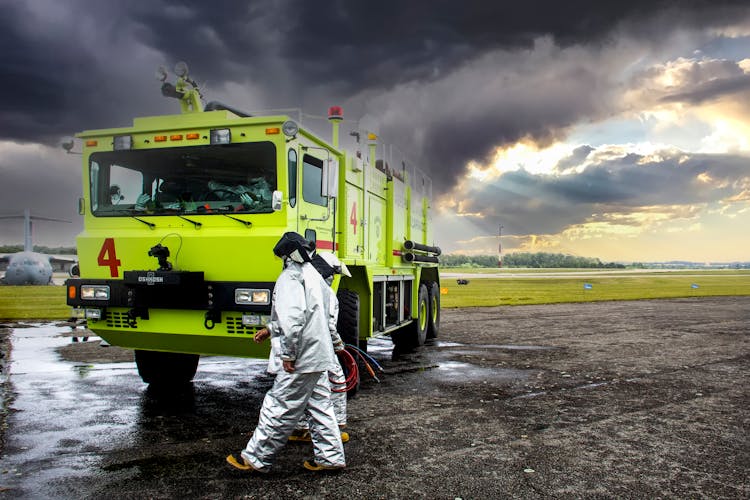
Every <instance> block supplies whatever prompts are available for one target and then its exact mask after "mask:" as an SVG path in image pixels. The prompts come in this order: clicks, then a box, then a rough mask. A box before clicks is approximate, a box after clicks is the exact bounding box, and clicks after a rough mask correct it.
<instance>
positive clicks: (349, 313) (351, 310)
mask: <svg viewBox="0 0 750 500" xmlns="http://www.w3.org/2000/svg"><path fill="white" fill-rule="evenodd" d="M336 297H338V299H339V318H338V322H337V324H336V329H337V331H338V332H339V336H341V340H343V341H344V343H346V344H351V345H354V346H357V347H359V348H360V349H363V350H364V349H365V348H366V346H367V341H366V340H359V295H358V294H357V292H355V291H353V290H348V289H346V288H342V289H340V290H339V291H338V293H337V294H336ZM363 345H364V346H365V347H362V346H363ZM354 358H355V359H356V360H357V363H358V364H359V356H356V355H355V356H354ZM342 368H343V369H344V375H345V376H347V377H348V376H349V372H348V371H347V370H346V366H345V365H342ZM361 379H362V377H361V376H360V377H359V378H358V379H357V383H356V384H355V386H354V387H353V388H352V389H351V390H350V391H349V392H347V393H346V395H347V397H348V398H351V397H353V396H354V395H355V394H356V393H357V391H358V390H359V384H360V381H361Z"/></svg>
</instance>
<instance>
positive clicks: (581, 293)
mask: <svg viewBox="0 0 750 500" xmlns="http://www.w3.org/2000/svg"><path fill="white" fill-rule="evenodd" d="M473 271H474V273H473V274H474V275H473V276H471V277H470V279H469V284H468V285H458V284H457V283H456V279H455V278H453V277H448V276H446V275H449V274H451V273H452V272H461V273H464V270H463V269H460V270H459V269H455V270H454V269H447V270H445V272H444V275H443V278H442V284H441V286H442V288H443V291H444V294H443V295H442V297H441V301H442V307H472V306H498V305H528V304H551V303H557V302H592V301H597V300H635V299H659V298H675V297H707V296H717V295H750V271H694V270H686V271H673V272H668V273H663V272H649V271H643V272H640V271H639V272H637V273H600V274H594V273H592V274H590V275H587V276H584V277H581V276H578V275H577V276H570V277H568V276H564V275H563V276H559V275H557V274H558V273H561V272H563V273H564V272H566V271H567V272H572V271H574V270H558V269H548V270H546V272H547V274H550V273H554V274H555V275H554V276H546V277H544V274H545V270H539V269H535V270H517V269H513V270H503V274H505V273H508V277H502V278H490V277H487V278H485V277H480V275H479V274H480V273H481V270H473ZM497 271H498V270H497V269H491V270H485V273H497ZM529 271H534V272H529ZM575 271H577V272H579V273H580V272H582V271H581V270H575ZM514 273H515V274H519V273H523V274H530V275H531V276H523V277H514V276H513V274H514ZM584 283H586V284H589V285H591V288H590V289H584ZM696 286H697V288H696ZM69 317H70V308H69V307H68V306H67V305H66V303H65V288H64V287H62V286H2V287H0V320H23V319H50V320H61V319H68V318H69Z"/></svg>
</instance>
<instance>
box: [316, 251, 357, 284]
mask: <svg viewBox="0 0 750 500" xmlns="http://www.w3.org/2000/svg"><path fill="white" fill-rule="evenodd" d="M319 255H320V258H321V259H323V260H324V261H325V262H326V264H328V265H329V266H330V267H331V269H333V272H334V273H335V274H343V275H344V276H346V277H347V278H351V277H352V273H350V272H349V268H347V267H346V264H344V263H343V262H341V261H340V260H339V258H338V257H336V255H335V254H332V253H328V252H326V253H322V254H319ZM324 277H325V276H324Z"/></svg>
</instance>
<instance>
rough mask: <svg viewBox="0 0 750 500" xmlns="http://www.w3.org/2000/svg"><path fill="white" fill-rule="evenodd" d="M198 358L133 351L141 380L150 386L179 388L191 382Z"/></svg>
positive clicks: (176, 354)
mask: <svg viewBox="0 0 750 500" xmlns="http://www.w3.org/2000/svg"><path fill="white" fill-rule="evenodd" d="M199 359H200V356H199V355H197V354H184V353H180V352H159V351H143V350H139V349H137V350H136V351H135V364H136V366H138V374H139V375H140V376H141V379H142V380H143V381H144V382H145V383H147V384H151V385H158V386H160V387H164V386H180V385H185V384H187V383H189V382H190V381H191V380H193V377H194V376H195V372H196V371H197V370H198V361H199Z"/></svg>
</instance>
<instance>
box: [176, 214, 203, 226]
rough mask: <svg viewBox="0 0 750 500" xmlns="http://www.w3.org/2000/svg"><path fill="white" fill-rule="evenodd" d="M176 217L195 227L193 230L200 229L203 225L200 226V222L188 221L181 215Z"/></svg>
mask: <svg viewBox="0 0 750 500" xmlns="http://www.w3.org/2000/svg"><path fill="white" fill-rule="evenodd" d="M177 217H179V218H180V219H182V220H186V221H188V222H189V223H191V224H192V225H193V226H195V229H198V228H199V227H201V226H202V225H203V224H201V223H200V222H198V221H194V220H190V219H188V218H187V217H183V216H182V215H178V216H177Z"/></svg>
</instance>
